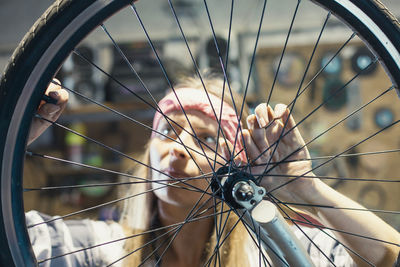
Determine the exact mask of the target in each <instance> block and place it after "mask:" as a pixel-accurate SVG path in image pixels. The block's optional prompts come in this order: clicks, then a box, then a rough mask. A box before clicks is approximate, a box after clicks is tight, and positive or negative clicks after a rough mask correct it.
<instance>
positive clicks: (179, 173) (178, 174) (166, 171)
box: [161, 168, 190, 178]
mask: <svg viewBox="0 0 400 267" xmlns="http://www.w3.org/2000/svg"><path fill="white" fill-rule="evenodd" d="M161 172H162V173H164V174H165V175H168V176H171V177H174V178H188V177H190V175H189V174H188V173H186V172H183V171H178V170H175V169H173V168H167V169H163V170H161Z"/></svg>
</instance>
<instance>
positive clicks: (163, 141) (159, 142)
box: [150, 110, 224, 207]
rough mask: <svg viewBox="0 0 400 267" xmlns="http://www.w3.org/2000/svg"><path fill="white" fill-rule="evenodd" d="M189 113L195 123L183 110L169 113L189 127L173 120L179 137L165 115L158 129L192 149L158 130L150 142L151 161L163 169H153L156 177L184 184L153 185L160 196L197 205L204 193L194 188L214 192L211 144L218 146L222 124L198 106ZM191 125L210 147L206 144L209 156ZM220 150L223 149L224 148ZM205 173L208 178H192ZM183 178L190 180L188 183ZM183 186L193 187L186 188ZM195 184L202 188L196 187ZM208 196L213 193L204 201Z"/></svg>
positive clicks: (190, 205)
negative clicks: (195, 136) (219, 125)
mask: <svg viewBox="0 0 400 267" xmlns="http://www.w3.org/2000/svg"><path fill="white" fill-rule="evenodd" d="M186 114H187V117H188V119H189V121H190V124H191V126H190V125H189V123H188V121H187V119H186V117H185V115H184V114H183V113H182V112H178V111H173V112H171V113H169V114H168V117H169V118H171V120H173V121H174V122H176V123H177V124H179V125H180V126H181V127H182V128H184V129H185V130H186V131H185V130H182V128H181V127H179V126H176V125H175V124H174V123H173V122H171V125H172V126H173V127H174V130H175V131H176V133H177V135H178V136H179V138H178V137H177V135H176V134H175V132H174V131H173V130H172V129H171V126H170V125H169V124H168V123H167V121H166V120H165V119H164V118H163V119H161V121H160V123H159V125H158V128H157V129H156V130H157V131H158V132H160V133H162V134H164V135H166V136H169V137H170V138H172V139H174V140H177V141H178V142H179V143H180V142H181V141H182V143H183V144H185V146H186V147H187V148H188V149H187V150H186V149H185V147H184V146H182V145H181V144H179V143H176V142H174V141H172V140H170V139H168V138H166V137H164V136H161V135H160V134H157V135H156V136H155V138H153V140H152V141H151V143H150V165H151V167H152V168H154V169H156V170H159V171H160V172H161V173H160V172H158V171H155V170H151V176H152V180H153V181H160V182H161V183H163V184H167V183H168V184H169V185H172V184H174V183H175V182H176V181H178V183H176V186H177V187H180V188H177V187H173V186H164V185H163V184H158V183H152V187H153V189H155V190H154V193H155V195H156V196H157V198H158V199H159V200H161V201H164V202H167V203H169V204H172V205H176V206H187V207H193V205H194V204H195V203H196V202H197V201H198V200H199V198H200V197H201V193H198V192H194V191H191V190H196V191H197V190H201V191H204V190H207V191H208V192H211V189H210V188H208V185H209V182H208V181H209V180H210V177H211V175H209V174H210V172H212V167H213V162H214V160H212V159H214V157H215V153H214V152H213V151H212V150H211V149H210V148H212V149H213V150H214V149H215V147H216V143H217V140H216V137H217V131H218V124H217V122H216V121H215V120H213V119H211V118H210V117H207V116H205V115H204V114H203V113H201V112H200V111H197V110H189V111H187V112H186ZM191 127H192V128H193V130H194V131H195V133H196V135H197V137H198V138H199V139H200V140H202V142H203V143H206V144H207V145H208V146H209V147H210V148H207V147H206V146H204V145H203V149H204V152H205V153H206V155H207V156H208V157H209V159H208V160H207V158H206V157H205V156H204V154H203V151H202V149H201V147H200V145H199V143H198V142H197V140H196V138H194V137H192V135H193V131H192V128H191ZM189 133H190V134H192V135H190V134H189ZM179 139H180V140H179ZM218 150H219V151H220V149H218ZM194 151H197V152H199V153H197V152H194ZM219 151H218V152H219ZM189 153H190V154H189ZM219 153H220V152H219ZM217 161H218V162H220V163H223V162H224V160H223V159H222V158H220V157H218V158H217ZM210 164H211V165H210ZM219 167H220V165H218V164H217V165H216V168H219ZM202 174H206V176H207V178H197V179H192V180H190V177H197V176H201V175H202ZM171 177H173V178H171ZM185 178H189V180H187V181H185ZM165 180H167V181H165ZM207 180H208V181H207ZM179 181H180V182H179ZM183 181H184V182H185V183H186V184H184V183H183ZM190 185H191V186H190ZM192 186H193V187H192ZM182 187H184V188H187V189H189V190H186V189H182ZM194 187H196V188H198V189H195V188H194ZM207 199H209V195H205V196H204V197H203V198H202V200H201V201H200V203H201V202H204V201H205V200H207Z"/></svg>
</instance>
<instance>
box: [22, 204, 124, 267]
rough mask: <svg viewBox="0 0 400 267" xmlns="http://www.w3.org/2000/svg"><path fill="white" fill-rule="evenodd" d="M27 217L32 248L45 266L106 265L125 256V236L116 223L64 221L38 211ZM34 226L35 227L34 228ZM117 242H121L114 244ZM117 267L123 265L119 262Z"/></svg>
mask: <svg viewBox="0 0 400 267" xmlns="http://www.w3.org/2000/svg"><path fill="white" fill-rule="evenodd" d="M25 217H26V223H27V226H28V234H29V237H30V239H31V243H32V248H33V251H34V253H35V255H36V258H37V260H38V262H39V266H41V267H42V266H44V267H72V266H74V267H75V266H78V267H79V266H104V265H108V264H110V263H112V262H113V261H115V260H117V259H118V258H120V257H122V255H123V254H124V253H123V243H124V242H123V240H124V239H123V237H124V234H123V231H122V227H121V226H120V225H119V224H117V223H115V222H111V223H106V222H101V221H92V220H63V219H61V218H60V217H58V216H54V217H51V216H48V215H45V214H41V213H39V212H37V211H29V212H27V213H26V214H25ZM49 220H50V222H47V223H45V222H46V221H49ZM32 225H34V227H30V226H32ZM115 239H120V240H121V241H119V242H113V240H115ZM103 243H107V245H102V244H103ZM88 248H89V249H88ZM113 266H122V265H121V263H120V262H118V263H116V264H115V265H113Z"/></svg>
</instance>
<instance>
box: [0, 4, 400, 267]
mask: <svg viewBox="0 0 400 267" xmlns="http://www.w3.org/2000/svg"><path fill="white" fill-rule="evenodd" d="M143 1H145V0H143ZM131 2H132V0H115V1H113V0H108V1H95V0H88V1H81V0H61V1H57V2H56V3H54V4H53V5H52V6H51V7H50V8H49V9H48V10H47V11H46V13H45V14H44V15H43V16H42V17H41V18H40V19H39V20H38V22H36V24H35V25H34V26H33V27H32V29H31V30H30V32H29V33H27V35H26V36H25V37H24V39H23V40H22V41H21V43H20V45H19V46H18V48H17V49H16V51H15V52H14V54H13V56H12V58H11V61H10V63H9V65H8V66H7V68H6V70H5V72H4V74H3V76H2V79H1V84H0V95H1V100H0V117H1V124H0V136H1V138H0V147H1V152H0V162H1V188H0V192H1V206H0V249H1V253H0V262H1V264H0V265H1V266H36V265H37V263H36V260H35V257H34V254H33V251H32V248H31V245H30V241H29V237H28V234H27V230H26V226H25V218H24V208H23V196H22V191H23V188H22V170H23V162H24V155H25V149H26V139H27V135H28V129H29V127H30V122H31V120H32V114H34V112H35V110H36V108H37V106H38V103H39V102H40V100H41V98H42V95H43V93H44V90H45V88H46V87H47V85H48V84H49V82H50V81H51V79H52V78H53V76H54V74H55V73H56V72H57V70H58V69H59V67H60V65H61V64H62V62H63V61H64V60H65V58H66V57H67V56H68V55H69V54H70V53H71V51H72V49H73V48H74V47H75V46H76V45H77V44H78V43H79V42H80V41H81V40H82V39H83V38H84V37H85V36H86V35H87V34H88V33H89V32H90V31H92V30H93V29H94V28H95V27H97V26H98V25H99V24H100V23H101V22H102V21H103V20H104V19H106V18H107V17H109V16H111V15H112V14H114V13H115V12H117V11H118V10H120V9H121V8H123V7H125V6H127V5H129V4H130V3H131ZM314 2H316V3H317V4H319V5H321V6H323V7H324V8H326V9H327V10H330V11H332V13H333V14H336V15H337V16H338V17H341V18H342V19H343V21H345V22H346V23H347V24H348V25H350V27H351V28H353V29H354V31H355V32H357V33H358V35H359V36H360V37H361V38H362V39H363V40H364V41H365V42H366V43H367V45H368V46H369V47H370V48H371V50H372V51H373V52H374V54H375V55H376V56H378V57H379V60H380V62H381V63H382V65H383V66H384V67H385V69H386V71H387V73H388V75H389V76H390V78H391V79H392V82H393V85H394V86H395V88H396V89H397V90H399V89H398V88H399V86H398V85H399V84H400V28H399V23H398V22H397V20H396V19H395V18H394V16H393V15H391V14H390V13H389V12H388V11H387V9H386V8H385V7H384V6H383V5H382V4H381V3H380V2H379V1H374V0H364V1H358V0H343V1H338V0H331V1H327V0H314ZM350 7H351V9H352V10H349V9H350ZM354 10H356V12H358V14H353V13H352V12H353V11H354ZM361 13H363V14H362V15H360V14H361ZM371 22H373V23H374V25H371V24H370V23H371ZM372 29H374V30H372Z"/></svg>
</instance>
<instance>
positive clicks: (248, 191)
mask: <svg viewBox="0 0 400 267" xmlns="http://www.w3.org/2000/svg"><path fill="white" fill-rule="evenodd" d="M211 188H212V190H213V193H214V194H215V195H217V196H219V197H221V198H222V199H223V200H224V201H225V202H227V203H228V204H229V205H230V206H231V207H232V208H236V209H241V208H245V209H252V208H253V207H254V206H256V204H258V203H259V202H260V201H261V200H262V198H263V197H264V196H265V194H266V191H265V189H264V188H263V187H260V186H258V185H257V184H256V179H255V178H254V176H253V175H251V174H250V173H248V172H245V171H243V170H240V169H237V168H234V167H228V166H225V167H221V168H220V169H218V171H217V172H216V173H215V176H214V177H213V179H212V182H211Z"/></svg>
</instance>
